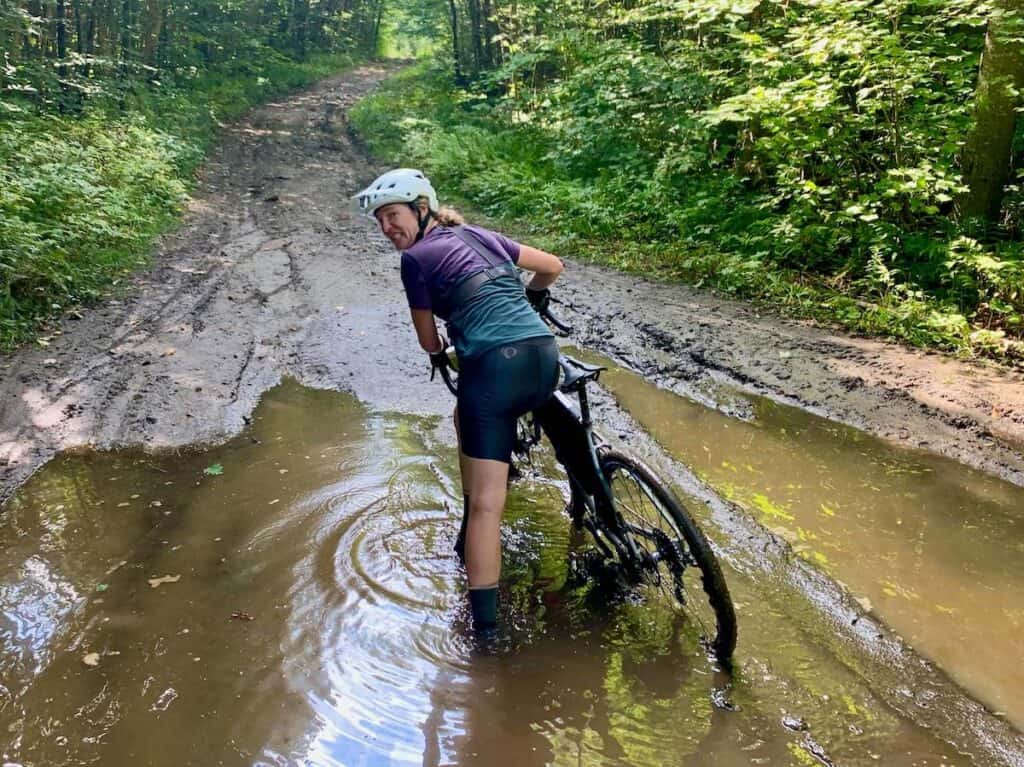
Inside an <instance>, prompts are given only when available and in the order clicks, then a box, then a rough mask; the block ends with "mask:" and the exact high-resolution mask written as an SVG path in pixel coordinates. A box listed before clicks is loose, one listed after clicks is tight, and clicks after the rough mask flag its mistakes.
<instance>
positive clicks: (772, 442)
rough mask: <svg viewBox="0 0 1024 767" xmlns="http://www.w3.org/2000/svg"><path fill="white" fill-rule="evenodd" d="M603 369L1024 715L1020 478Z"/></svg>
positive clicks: (649, 419)
mask: <svg viewBox="0 0 1024 767" xmlns="http://www.w3.org/2000/svg"><path fill="white" fill-rule="evenodd" d="M581 356H584V357H587V358H589V359H591V360H592V361H600V362H601V364H608V365H612V363H610V362H609V361H607V360H605V359H603V358H597V357H596V356H595V355H590V354H583V355H581ZM601 380H602V383H603V384H604V385H605V386H607V388H608V389H609V390H610V391H611V392H612V393H613V394H614V395H615V398H616V399H617V400H618V402H619V403H620V404H621V405H622V407H624V408H625V409H626V410H627V411H629V413H630V414H631V415H632V416H633V417H634V418H635V419H636V420H637V422H638V423H639V424H640V425H642V426H643V428H644V429H645V430H646V431H647V432H648V433H649V434H650V435H651V436H652V437H654V439H655V440H657V441H658V442H659V443H660V444H661V445H662V446H663V447H664V448H665V449H666V450H667V451H668V452H669V453H670V454H672V455H673V456H674V457H675V458H677V459H678V460H680V461H681V462H682V463H684V464H686V465H687V466H689V467H690V468H691V470H693V471H694V472H695V473H696V474H697V475H698V476H700V477H701V478H703V479H704V480H705V481H706V482H707V483H708V484H709V485H710V486H711V487H713V488H714V489H715V490H716V492H718V493H719V494H721V495H722V496H724V497H726V498H729V499H730V500H733V501H735V502H738V503H739V504H741V505H742V506H744V507H745V508H746V509H748V510H749V511H750V512H751V513H752V514H754V515H755V516H756V517H757V518H758V519H759V520H760V521H761V522H762V523H763V524H764V525H765V526H766V527H768V528H770V529H772V530H773V531H774V532H776V533H778V534H779V535H781V536H783V537H784V538H786V539H787V540H789V541H790V543H791V544H792V546H793V548H794V550H795V551H796V552H797V553H798V554H800V555H801V556H803V557H805V558H806V559H808V560H810V561H812V562H814V563H815V564H816V565H818V566H819V567H821V568H823V569H824V570H825V571H826V572H828V573H829V574H830V575H832V576H833V577H834V578H837V579H838V580H840V581H842V582H844V583H845V584H846V585H847V586H848V587H849V588H850V590H851V591H852V592H853V593H854V594H855V595H857V596H858V597H859V599H858V601H860V602H861V604H862V605H863V606H865V607H868V608H869V609H870V610H872V611H873V612H874V613H875V614H877V615H878V616H879V617H881V618H882V619H883V620H884V621H885V622H886V623H887V624H888V625H889V626H890V627H891V628H893V629H894V630H895V631H896V632H897V633H899V634H900V635H902V636H903V637H904V638H905V639H906V640H907V641H908V642H909V643H910V644H911V645H912V646H913V647H914V648H915V649H916V650H917V651H919V652H920V653H921V654H923V655H925V656H927V657H930V658H931V659H933V660H934V661H936V662H937V663H938V664H939V665H940V666H941V667H942V668H943V669H945V670H946V671H947V672H948V673H949V674H950V675H951V676H953V677H954V678H955V679H956V680H957V681H958V682H959V683H960V684H962V685H963V686H964V687H965V688H967V689H968V690H970V691H971V692H972V693H973V694H974V695H975V696H977V697H978V698H979V699H980V700H982V701H984V702H985V703H986V704H987V705H988V706H990V707H992V708H993V710H996V711H1000V712H1003V713H1004V714H1005V715H1006V716H1007V717H1008V718H1009V719H1010V720H1011V721H1012V722H1014V723H1015V724H1016V725H1017V726H1018V727H1022V726H1024V666H1022V665H1021V663H1020V659H1021V658H1024V633H1022V631H1021V629H1022V628H1024V567H1022V566H1021V561H1022V555H1024V489H1022V488H1020V487H1017V486H1015V485H1012V484H1009V483H1007V482H1004V481H1002V480H999V479H996V478H993V477H991V476H988V475H985V474H982V473H980V472H977V471H974V470H972V469H969V468H966V467H964V466H962V465H960V464H957V463H955V462H953V461H950V460H948V459H944V458H940V457H936V456H932V455H929V454H926V453H924V452H921V451H913V450H906V449H900V448H897V447H893V446H891V445H888V444H886V443H884V442H882V441H881V440H879V439H876V438H874V437H871V436H869V435H867V434H865V433H863V432H860V431H857V430H856V429H853V428H850V427H846V426H843V425H841V424H837V423H835V422H833V421H829V420H827V419H824V418H820V417H817V416H814V415H811V414H808V413H806V412H804V411H801V410H799V409H796V408H793V407H787V406H785V405H780V404H777V403H775V402H772V401H771V400H768V399H766V398H760V397H754V396H747V395H741V394H735V393H733V394H731V395H730V396H732V397H734V398H736V399H737V400H739V401H740V407H738V408H737V409H738V410H742V411H745V412H746V413H747V414H748V417H746V418H744V419H738V418H732V417H729V416H727V415H725V414H723V413H721V412H718V411H716V410H712V409H709V408H707V407H704V406H702V405H700V404H697V403H694V402H692V401H690V400H688V399H685V398H683V397H680V396H678V395H676V394H673V393H672V392H669V391H666V390H664V389H659V388H657V387H655V386H653V385H651V384H649V383H647V382H646V381H644V380H643V379H642V378H641V377H639V376H637V375H635V374H633V373H630V372H628V371H625V370H623V369H622V368H618V367H614V366H613V367H612V369H610V370H609V371H608V372H607V373H606V374H604V376H603V377H602V379H601Z"/></svg>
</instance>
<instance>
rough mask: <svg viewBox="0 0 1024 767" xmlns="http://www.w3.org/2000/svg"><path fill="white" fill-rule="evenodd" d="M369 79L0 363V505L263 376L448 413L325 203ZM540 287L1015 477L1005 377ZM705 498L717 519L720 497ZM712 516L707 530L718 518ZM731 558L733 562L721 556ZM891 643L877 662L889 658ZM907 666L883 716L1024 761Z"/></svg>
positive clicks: (593, 280)
mask: <svg viewBox="0 0 1024 767" xmlns="http://www.w3.org/2000/svg"><path fill="white" fill-rule="evenodd" d="M387 72H388V68H387V67H385V66H382V65H375V66H368V67H364V68H361V69H359V70H356V71H353V72H349V73H345V74H344V75H340V76H338V77H335V78H331V79H329V80H326V81H324V82H323V83H321V84H319V85H318V86H317V87H315V88H313V89H311V90H309V91H306V92H304V93H301V94H298V95H296V96H294V97H291V98H288V99H284V100H282V101H281V102H279V103H274V104H269V105H267V106H265V107H263V108H261V109H258V110H256V111H254V112H253V113H251V114H250V115H249V116H248V117H247V118H246V119H244V120H242V121H241V122H239V123H238V124H237V125H235V126H233V127H231V128H229V129H227V130H226V132H225V136H224V138H223V140H222V141H221V143H220V145H219V147H218V148H217V149H216V151H215V152H214V153H213V155H212V156H211V158H210V161H209V162H208V164H207V166H206V168H205V170H204V172H203V176H202V178H201V182H200V186H199V189H198V190H197V193H196V195H195V196H194V199H193V200H192V202H191V205H190V211H189V213H188V215H187V217H186V220H185V223H184V225H183V226H182V227H181V228H180V229H179V230H178V231H176V232H175V233H173V234H171V235H169V236H168V237H166V238H165V239H164V241H163V243H162V245H161V248H160V250H159V252H158V253H157V255H156V256H155V259H154V264H153V266H152V267H151V268H150V269H148V270H146V271H144V272H142V273H140V274H139V275H138V276H137V277H136V278H134V280H133V281H132V284H131V285H129V286H128V287H127V288H126V290H125V292H124V294H123V295H121V296H119V297H118V298H116V299H112V300H110V301H107V302H105V303H104V304H103V305H102V306H99V307H96V308H95V309H92V310H89V311H87V312H85V313H83V316H82V318H81V319H68V320H67V321H66V322H65V323H64V324H63V326H62V327H61V329H60V330H59V331H57V332H55V333H54V334H53V335H52V336H51V337H50V338H49V344H48V346H46V347H45V348H43V347H27V348H25V349H23V350H22V351H20V352H18V353H16V354H13V355H9V356H7V357H5V358H3V359H2V363H0V364H2V369H3V381H2V384H0V500H6V499H7V498H9V497H10V496H11V494H12V493H13V492H14V490H15V489H16V488H17V487H18V486H19V485H20V484H21V483H23V482H24V481H25V480H26V479H27V478H28V477H29V476H30V475H31V474H32V473H33V472H35V471H36V470H37V469H38V468H39V467H40V466H42V465H43V464H44V463H45V462H46V461H47V460H49V459H50V458H52V457H53V456H54V455H56V454H57V453H59V452H61V451H64V450H67V449H69V448H75V447H81V446H94V447H98V448H104V449H105V448H111V447H128V446H130V447H133V448H139V449H142V450H144V451H148V452H160V451H162V450H174V449H178V448H181V447H183V446H187V445H195V444H202V443H220V442H223V441H225V440H227V439H229V438H230V437H232V436H233V435H236V434H238V433H239V432H241V431H242V429H243V428H245V426H246V425H247V424H248V423H249V422H250V421H251V419H252V413H253V411H254V408H255V407H256V405H257V403H258V402H259V400H260V398H261V396H262V395H263V394H264V392H266V391H267V390H268V389H270V388H271V387H272V386H274V385H275V384H277V383H278V382H280V380H281V379H282V377H283V376H285V375H287V376H290V377H292V378H294V379H296V380H297V381H299V382H301V383H303V384H306V385H308V386H312V387H314V388H321V389H332V390H345V391H348V392H350V393H352V394H354V395H355V396H356V397H357V398H358V399H359V400H361V401H362V402H364V403H366V404H367V405H369V406H370V407H371V408H373V409H375V410H377V411H397V412H403V413H407V414H419V415H440V414H443V413H446V412H447V411H448V410H449V409H450V407H451V403H450V401H449V399H448V398H447V397H446V396H445V395H444V394H443V393H442V392H441V390H439V389H437V388H436V387H435V388H433V389H429V390H426V389H424V383H425V380H426V377H427V369H426V366H425V364H424V359H423V355H422V353H421V352H420V351H419V350H418V347H417V346H416V343H415V339H414V336H413V333H412V332H411V330H410V328H409V323H408V312H407V309H406V306H405V304H404V300H403V296H402V292H401V286H400V281H399V277H398V270H397V260H396V258H395V255H394V253H393V251H392V250H391V248H390V245H389V244H388V243H387V242H386V241H385V240H384V239H383V238H382V237H380V236H379V235H378V234H377V233H376V232H375V231H374V229H373V227H372V226H371V225H370V224H369V222H364V221H356V220H353V219H351V218H350V217H349V216H348V214H347V213H346V212H345V211H344V202H345V200H346V198H347V194H348V193H350V192H351V190H354V189H357V188H359V186H360V184H361V183H364V182H365V181H367V180H368V179H370V178H372V177H373V176H374V175H375V173H377V172H378V171H379V170H381V168H379V167H376V166H374V165H373V164H372V163H370V162H369V161H368V160H367V159H366V156H365V154H364V153H363V152H361V151H360V149H359V147H357V146H355V145H354V144H353V143H352V141H351V139H350V137H349V134H348V130H347V127H346V121H345V110H346V109H347V107H348V106H350V105H351V104H352V103H354V102H355V101H356V100H357V99H358V98H359V97H360V96H361V95H363V94H365V93H367V92H369V91H370V90H371V89H372V88H373V87H374V86H375V84H376V83H378V82H379V81H380V80H381V79H382V78H383V77H384V76H385V75H386V74H387ZM558 292H559V295H560V296H561V297H562V298H563V299H564V300H565V301H566V302H567V303H566V304H565V305H564V306H563V309H564V310H565V313H566V314H567V315H568V317H569V318H570V319H571V320H572V321H573V323H574V324H575V325H576V326H577V328H578V330H579V334H578V336H577V340H578V341H579V342H580V343H582V344H585V345H587V346H589V347H591V348H595V349H597V350H600V351H602V352H605V353H607V354H609V355H610V356H612V357H613V358H615V359H617V360H619V361H620V362H623V363H626V364H628V365H630V366H631V367H633V368H634V369H636V370H638V371H640V372H641V373H643V374H644V375H645V376H646V377H647V378H648V379H649V380H651V381H654V382H656V383H658V384H659V385H661V386H663V387H665V388H667V389H670V390H673V391H677V392H679V393H682V394H684V395H686V396H688V397H691V398H693V399H696V400H697V401H699V402H703V403H705V404H707V405H709V406H711V407H714V408H717V409H719V410H721V411H722V412H724V413H726V414H729V415H734V416H740V417H743V416H744V415H745V414H746V411H747V410H748V409H749V405H746V404H744V403H743V402H742V401H741V400H739V399H737V398H736V397H734V396H731V395H729V394H728V393H727V392H724V390H723V388H722V387H723V384H727V385H729V386H737V387H739V388H741V389H743V390H746V391H753V392H756V393H760V394H765V395H767V396H769V397H772V398H774V399H776V400H778V401H780V402H784V403H789V404H792V405H796V406H799V407H801V408H804V409H807V410H810V411H811V412H814V413H817V414H820V415H824V416H827V417H830V418H834V419H836V420H839V421H842V422H844V423H847V424H850V425H853V426H856V427H858V428H861V429H864V430H865V431H867V432H870V433H872V434H875V435H877V436H879V437H881V438H883V439H885V440H889V441H891V442H893V443H896V444H901V445H906V446H911V447H915V448H920V449H924V450H928V451H932V452H935V453H938V454H940V455H944V456H947V457H950V458H953V459H955V460H958V461H960V462H963V463H965V464H968V465H969V466H972V467H975V468H978V469H980V470H983V471H986V472H990V473H992V474H994V475H996V476H999V477H1001V478H1003V479H1005V480H1007V481H1009V482H1012V483H1015V484H1017V485H1024V455H1022V449H1021V446H1022V445H1024V377H1022V375H1021V374H1020V373H1019V372H1016V371H1008V370H1003V369H998V368H995V367H991V366H985V365H979V364H973V363H966V362H961V361H956V360H951V359H948V358H946V357H941V356H938V355H931V354H925V353H920V352H915V351H910V350H907V349H904V348H902V347H899V346H895V345H890V344H885V343H882V342H878V341H869V340H864V339H858V338H850V337H846V336H842V335H839V334H836V333H832V332H830V331H828V330H826V329H822V328H817V327H812V326H811V325H808V324H805V323H796V322H791V321H786V320H781V319H779V318H777V317H774V316H770V315H768V314H766V313H764V312H762V311H760V310H757V309H755V308H752V307H751V306H749V305H744V304H738V303H735V302H730V301H726V300H722V299H721V298H719V297H716V296H714V295H710V294H708V293H703V292H700V291H696V290H692V289H687V288H683V287H680V286H669V285H663V284H654V283H649V282H645V281H641V280H638V279H636V278H634V277H630V276H625V275H620V274H616V273H612V272H609V271H607V270H603V269H598V268H596V267H591V266H586V265H581V264H575V263H574V264H570V265H569V268H568V270H567V274H566V275H565V278H564V281H563V282H562V284H561V286H560V290H559V291H558ZM443 428H444V427H442V429H443ZM623 428H624V432H623V433H627V432H628V429H629V428H632V427H631V426H628V425H625V426H624V427H623ZM653 449H654V448H652V450H653ZM694 492H700V490H699V488H696V489H694ZM707 500H708V503H709V504H711V505H712V506H713V507H714V508H715V509H717V510H718V511H717V512H716V515H717V516H721V517H723V518H725V517H729V515H730V513H731V512H730V511H729V508H728V504H722V503H721V502H720V501H717V500H714V499H712V498H708V499H707ZM717 516H716V518H717ZM729 519H732V520H733V521H732V522H727V523H723V525H722V526H723V527H725V528H728V527H729V525H733V527H734V528H735V525H737V524H740V523H738V522H735V519H737V518H736V517H729ZM719 521H721V520H719ZM733 532H735V529H734V530H733ZM743 535H746V536H747V539H748V540H749V541H751V543H750V545H751V546H760V547H761V548H762V550H763V551H764V552H767V554H766V555H767V556H770V557H775V559H774V560H773V561H776V562H779V563H781V564H779V565H778V566H779V567H782V568H789V570H787V572H789V573H790V576H787V577H789V581H788V582H789V583H791V584H796V586H795V588H798V589H799V590H801V591H804V592H811V595H812V599H813V600H818V601H820V600H824V601H825V602H827V603H828V604H829V605H831V607H827V609H832V610H833V611H834V614H835V615H836V617H837V621H839V622H845V623H846V624H847V625H854V626H857V625H858V621H860V623H859V628H857V632H860V634H862V635H863V636H862V637H861V639H862V640H863V641H864V642H868V643H870V642H875V643H876V644H877V645H885V647H890V645H889V644H887V643H888V642H889V641H890V638H889V637H888V635H886V634H885V633H884V629H881V628H879V629H878V631H877V632H876V631H874V630H873V629H867V628H865V626H875V625H877V624H875V623H874V622H872V621H870V620H868V619H867V618H866V617H865V612H866V611H864V610H863V609H860V608H858V607H857V605H856V604H855V603H852V602H850V601H849V600H847V601H846V602H844V601H843V600H844V599H846V597H844V596H843V594H842V593H839V592H836V591H835V590H834V589H833V587H832V585H830V584H831V581H829V580H828V579H825V580H820V581H818V580H815V577H816V576H815V575H814V573H813V572H812V571H804V570H800V569H799V568H797V570H799V572H798V574H797V575H793V574H792V573H793V572H796V570H793V567H794V566H791V565H790V564H788V562H789V560H788V559H787V558H788V557H789V553H791V549H790V548H789V547H788V546H785V545H782V546H780V545H779V540H778V539H777V538H778V537H777V536H775V537H773V536H771V535H770V534H768V537H767V538H765V537H764V535H765V534H764V532H763V530H760V529H753V528H751V529H749V530H747V531H746V532H745V533H743ZM734 540H740V538H739V537H735V538H734ZM737 545H738V544H737ZM733 548H735V546H734V547H733ZM735 560H736V562H738V563H741V565H742V566H743V567H753V565H751V559H750V558H749V557H746V558H744V556H742V552H740V553H738V554H737V555H736V558H735ZM759 561H761V560H759ZM837 605H839V607H837ZM840 607H841V609H840ZM861 618H864V619H863V620H861ZM851 621H852V624H851ZM869 635H870V636H869ZM901 648H902V649H900V650H899V652H898V653H897V655H899V653H906V652H908V650H907V648H906V647H903V646H901ZM874 657H877V658H891V657H892V655H886V654H885V653H880V654H878V655H876V656H874ZM900 657H903V656H900ZM886 662H888V661H878V662H877V663H875V665H873V666H872V665H870V664H868V666H866V668H870V669H873V670H874V671H878V670H879V668H878V667H884V666H885V664H886ZM908 662H912V663H917V665H916V666H915V668H917V669H918V670H919V671H920V674H918V676H915V675H914V674H910V678H914V679H917V678H920V679H923V680H925V681H922V683H921V685H920V686H918V687H916V688H915V687H914V685H913V684H910V685H909V686H908V685H901V684H899V683H898V682H897V681H895V680H892V681H891V682H890V681H888V680H887V681H885V682H883V683H882V685H881V686H882V687H886V686H888V687H887V689H888V693H887V695H888V697H889V698H890V699H891V700H890V703H891V702H893V701H896V702H897V704H898V703H899V699H900V698H901V697H904V698H905V697H906V696H905V691H906V690H908V689H909V690H911V692H910V693H908V694H909V695H910V696H911V699H910V702H909V703H907V704H906V705H905V706H904V707H903V708H899V705H898V706H897V707H898V708H899V710H901V711H904V712H906V711H908V710H911V709H920V711H918V714H920V715H921V716H924V717H926V718H927V717H928V716H931V715H934V714H929V713H928V712H926V711H925V709H927V708H928V707H929V706H928V705H921V706H918V705H917V702H916V699H914V698H913V696H914V695H915V692H914V690H915V689H916V690H920V689H923V688H924V687H927V686H928V685H932V684H933V683H934V685H938V687H940V688H941V689H942V690H943V691H944V692H943V693H942V694H943V695H945V696H946V698H943V700H944V701H945V702H944V703H943V704H942V705H943V707H944V710H945V711H946V712H947V715H945V716H940V717H938V719H936V720H935V721H936V722H937V723H940V724H941V723H942V722H947V721H948V722H952V721H954V720H955V719H956V718H957V716H958V715H960V714H962V716H961V717H960V718H961V719H962V720H963V722H964V723H965V724H964V725H963V729H964V730H965V731H964V732H963V733H962V735H961V734H960V733H958V734H957V736H956V738H954V740H956V741H957V742H958V743H960V746H961V747H962V748H967V749H968V750H971V751H973V752H975V753H996V754H998V755H999V756H998V758H999V759H1000V760H1002V761H1004V762H1005V763H1013V764H1020V763H1024V762H1022V761H1021V760H1022V757H1021V756H1020V754H1021V753H1022V751H1021V750H1019V749H1018V750H1016V751H1013V750H1012V748H1013V745H1012V744H1013V741H1014V740H1015V736H1013V735H1007V734H1006V732H1005V731H1004V730H1003V729H1001V728H1002V726H1003V725H1001V724H1000V722H999V721H994V722H991V721H988V720H985V719H984V717H985V713H984V711H982V710H980V708H979V707H977V706H976V705H974V704H972V703H971V702H970V701H969V700H964V701H956V700H954V698H953V696H955V690H954V689H952V688H947V687H943V686H942V685H943V684H945V683H944V682H936V681H934V680H932V679H931V677H929V676H928V674H929V673H930V671H929V670H928V669H927V668H926V667H925V665H926V664H925V665H922V664H921V663H918V662H917V661H916V660H914V659H913V658H912V657H911V660H910V661H908ZM853 665H856V663H854V664H853ZM897 668H901V669H902V668H906V666H905V665H904V666H899V665H898V666H897ZM914 673H915V674H917V673H918V672H914ZM929 680H930V681H929ZM929 700H930V698H929ZM926 703H927V701H926ZM979 723H980V724H979ZM971 730H973V731H974V732H975V733H976V734H975V735H974V736H973V737H974V741H971V742H970V743H969V742H968V741H969V740H970V738H971V737H972V735H971V734H970V731H971ZM993 733H995V734H993ZM993 743H994V744H995V745H994V746H993V745H992V744H993ZM1007 743H1011V746H1010V748H1011V751H1007V750H1006V748H1007V746H1006V744H1007ZM1018 746H1019V744H1018ZM979 749H980V751H979ZM986 749H988V750H987V751H986ZM1008 754H1009V755H1008ZM978 763H984V762H983V761H982V762H978ZM993 763H994V762H993Z"/></svg>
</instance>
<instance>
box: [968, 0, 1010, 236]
mask: <svg viewBox="0 0 1024 767" xmlns="http://www.w3.org/2000/svg"><path fill="white" fill-rule="evenodd" d="M994 7H995V10H996V15H994V16H993V17H992V18H991V19H990V20H989V23H988V30H987V31H986V34H985V49H984V52H983V53H982V57H981V67H980V69H979V72H978V88H977V91H976V93H975V103H974V127H973V129H972V130H971V132H970V134H969V135H968V137H967V141H966V143H965V145H964V151H963V168H964V183H965V184H966V186H967V187H968V191H967V193H966V194H965V195H963V197H962V198H961V199H960V205H959V208H960V216H961V218H965V219H967V218H981V219H984V220H985V221H987V222H990V223H997V222H998V221H999V214H1000V212H1001V210H1002V204H1003V193H1004V189H1005V187H1006V182H1007V180H1009V178H1010V172H1011V161H1012V154H1011V150H1012V145H1013V134H1014V131H1015V130H1016V126H1017V111H1016V110H1017V108H1018V107H1019V106H1020V105H1021V96H1020V92H1021V89H1022V88H1024V54H1022V52H1021V47H1022V46H1021V44H1020V42H1017V41H1015V40H1014V38H1016V37H1019V35H1020V34H1021V25H1022V23H1024V18H1022V17H1024V0H999V1H998V2H996V3H995V4H994Z"/></svg>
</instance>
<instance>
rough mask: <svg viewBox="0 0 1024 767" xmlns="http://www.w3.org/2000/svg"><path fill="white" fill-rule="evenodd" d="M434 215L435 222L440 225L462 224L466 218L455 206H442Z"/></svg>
mask: <svg viewBox="0 0 1024 767" xmlns="http://www.w3.org/2000/svg"><path fill="white" fill-rule="evenodd" d="M434 215H435V216H436V217H437V222H438V223H439V224H440V225H441V226H462V225H463V224H465V223H466V219H464V218H463V217H462V214H461V213H459V211H457V210H455V208H448V207H444V208H441V209H440V210H439V211H437V213H435V214H434Z"/></svg>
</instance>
